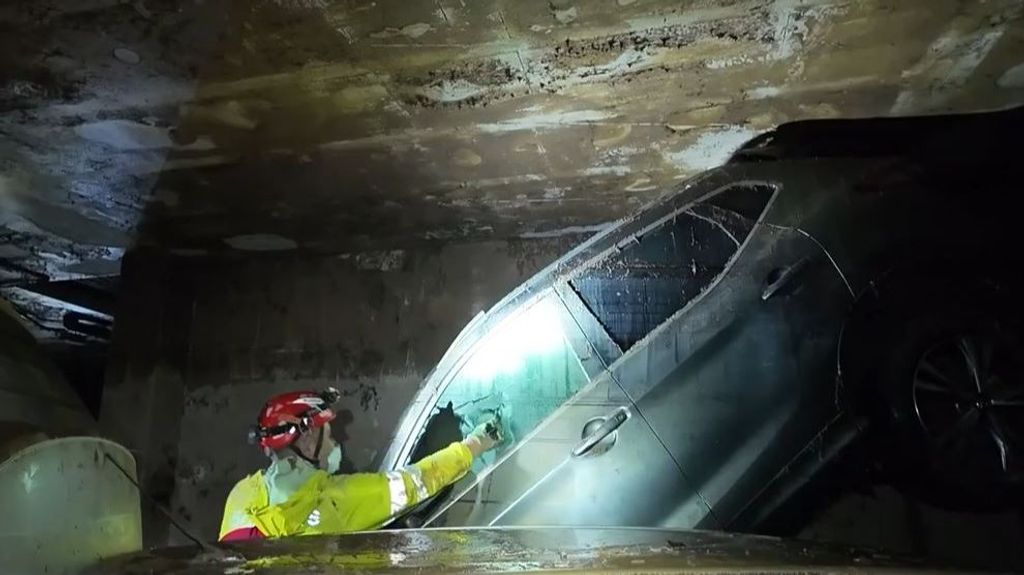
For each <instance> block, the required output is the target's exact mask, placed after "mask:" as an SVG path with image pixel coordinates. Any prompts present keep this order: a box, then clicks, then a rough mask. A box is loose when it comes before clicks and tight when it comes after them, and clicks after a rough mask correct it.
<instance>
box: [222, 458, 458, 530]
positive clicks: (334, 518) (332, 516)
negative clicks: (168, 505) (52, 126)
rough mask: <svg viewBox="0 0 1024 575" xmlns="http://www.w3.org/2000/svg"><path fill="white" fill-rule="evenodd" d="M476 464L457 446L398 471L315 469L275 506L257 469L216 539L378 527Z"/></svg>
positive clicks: (231, 503) (235, 492)
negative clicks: (254, 532) (246, 533)
mask: <svg viewBox="0 0 1024 575" xmlns="http://www.w3.org/2000/svg"><path fill="white" fill-rule="evenodd" d="M472 462H473V454H472V453H471V452H470V451H469V448H467V447H466V446H465V445H463V444H462V443H453V444H451V445H449V446H448V447H446V448H444V449H442V450H441V451H438V452H437V453H434V454H433V455H430V456H429V457H426V458H424V459H423V460H422V461H420V462H418V463H415V464H413V465H410V466H409V467H406V468H404V469H401V470H398V471H389V472H387V473H353V474H350V475H328V474H327V472H325V471H321V470H314V471H311V472H310V473H309V479H307V480H306V481H305V482H304V483H302V485H301V486H300V487H298V488H297V489H295V490H294V492H293V493H290V494H288V495H287V497H286V498H284V499H283V501H281V502H280V503H276V504H271V502H270V500H271V495H270V491H269V489H268V487H267V483H268V482H267V481H266V479H265V477H264V474H263V472H262V471H257V472H256V473H253V474H252V475H249V476H248V477H246V478H244V479H242V480H241V481H239V482H238V483H237V484H236V485H235V487H234V489H232V490H231V493H230V494H229V495H228V499H227V502H226V503H225V504H224V518H223V520H222V521H221V526H220V535H219V536H218V539H221V540H223V539H224V537H225V536H226V535H228V534H229V533H231V532H233V531H236V530H238V529H243V528H253V527H255V528H256V529H258V530H259V531H260V533H262V534H263V535H264V536H266V537H285V536H290V535H318V534H334V533H347V532H351V531H365V530H370V529H376V528H378V527H380V526H382V525H384V524H385V523H387V521H388V520H390V519H391V518H393V517H394V516H395V515H397V514H399V513H401V512H402V511H403V510H405V509H407V508H408V507H410V506H412V505H415V504H417V503H419V502H420V501H422V500H424V499H426V498H427V497H430V496H432V495H434V494H435V493H437V492H438V491H440V490H441V489H442V488H444V487H445V486H447V485H449V484H451V483H454V482H456V481H458V480H459V479H460V478H462V476H463V475H465V474H466V472H467V471H469V466H470V464H472ZM274 499H275V500H276V499H281V498H280V497H274Z"/></svg>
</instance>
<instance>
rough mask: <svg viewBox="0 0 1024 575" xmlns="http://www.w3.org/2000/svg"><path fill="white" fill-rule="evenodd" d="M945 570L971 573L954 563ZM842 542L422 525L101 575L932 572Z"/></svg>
mask: <svg viewBox="0 0 1024 575" xmlns="http://www.w3.org/2000/svg"><path fill="white" fill-rule="evenodd" d="M942 571H943V572H948V573H964V572H966V571H956V570H953V569H949V568H944V569H942ZM935 572H936V569H935V568H933V567H927V566H926V565H925V564H923V563H918V562H913V561H906V560H900V559H896V558H893V557H889V556H886V555H884V554H880V553H874V552H870V551H866V550H862V549H852V548H847V547H839V546H826V545H821V544H815V543H806V542H798V541H785V540H782V539H776V538H771V537H756V536H749V535H744V536H739V535H731V534H725V533H701V532H692V531H691V532H686V531H671V530H660V529H593V528H591V529H588V528H574V529H559V528H548V529H520V528H496V529H422V530H406V531H384V532H376V533H354V534H350V535H342V536H334V537H332V536H316V537H294V538H287V539H279V540H262V541H247V542H244V543H242V544H235V545H223V546H221V547H220V548H217V549H212V548H211V549H207V550H205V551H204V550H202V549H201V548H199V547H191V548H186V547H178V548H165V549H153V550H149V551H144V552H140V553H136V554H134V555H127V556H124V557H121V558H117V559H114V560H110V561H107V562H105V563H103V564H101V565H99V566H97V567H95V568H94V569H92V570H90V571H88V573H93V574H95V575H101V574H108V573H109V574H114V573H116V574H118V575H134V574H137V575H142V574H146V575H171V574H172V573H179V574H185V573H188V574H190V575H207V574H208V575H214V574H216V575H222V574H237V573H245V574H251V575H259V574H267V575H270V574H273V573H282V574H283V573H290V574H295V573H319V574H325V575H327V574H332V573H416V574H422V573H452V574H456V573H458V574H468V573H665V574H670V573H720V574H723V575H729V574H732V573H736V574H740V573H763V574H774V573H779V574H782V573H801V574H812V573H861V574H870V573H886V574H891V575H895V574H908V575H909V574H913V573H935Z"/></svg>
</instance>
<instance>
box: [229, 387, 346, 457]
mask: <svg viewBox="0 0 1024 575" xmlns="http://www.w3.org/2000/svg"><path fill="white" fill-rule="evenodd" d="M338 396H339V393H338V391H337V390H335V389H334V388H327V390H326V391H324V392H322V393H316V392H313V391H293V392H290V393H282V394H281V395H276V396H274V397H272V398H270V399H269V400H268V401H267V403H266V404H265V405H264V406H263V409H261V410H260V416H259V423H257V425H256V426H254V427H253V428H252V429H251V430H250V431H249V441H250V442H253V443H255V442H256V441H259V444H260V445H261V446H262V447H265V448H267V449H272V450H274V451H277V450H279V449H284V448H285V447H288V446H289V445H291V444H292V442H293V441H295V440H296V439H298V437H299V435H301V434H302V433H304V432H306V431H308V430H310V429H316V428H318V427H323V425H324V424H325V423H327V422H328V421H331V420H332V419H334V417H335V414H334V410H333V409H331V405H332V404H333V403H334V402H335V401H337V400H338Z"/></svg>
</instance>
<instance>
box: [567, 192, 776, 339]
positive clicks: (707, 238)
mask: <svg viewBox="0 0 1024 575" xmlns="http://www.w3.org/2000/svg"><path fill="white" fill-rule="evenodd" d="M773 191H774V189H773V188H772V187H771V186H768V185H746V184H744V185H737V186H731V187H729V188H726V189H725V190H723V191H722V192H721V193H718V194H716V195H714V196H712V197H710V198H707V199H706V200H704V201H702V202H699V203H697V204H694V205H692V206H690V207H688V208H686V209H684V210H682V211H680V212H677V213H676V214H675V215H673V216H672V217H671V218H669V219H668V220H666V221H664V222H662V223H661V224H660V225H658V226H656V227H654V228H652V229H650V230H648V231H647V232H645V233H643V234H642V235H638V236H636V238H635V240H634V241H632V242H630V243H628V244H627V245H625V246H624V247H622V248H621V249H620V250H618V251H617V252H615V253H613V254H611V255H609V256H608V257H606V258H605V259H603V260H601V261H600V262H598V263H597V264H596V265H594V266H592V267H591V268H589V269H587V270H585V271H584V272H583V273H581V274H580V275H578V276H577V277H575V278H574V279H572V280H571V281H570V282H569V283H570V285H571V286H572V288H573V289H574V290H575V291H576V293H577V294H579V296H580V299H582V300H583V302H584V303H585V304H586V306H587V307H588V308H589V309H590V311H591V313H593V314H594V315H595V316H596V317H597V319H598V321H600V322H601V324H602V325H603V326H604V328H605V329H606V330H607V332H608V334H609V336H611V338H612V339H613V340H615V342H616V343H617V344H618V345H619V347H620V348H621V349H622V350H623V351H625V350H627V349H629V348H630V347H632V346H633V344H635V343H636V342H638V341H640V340H641V339H643V338H644V337H645V336H646V335H647V334H648V333H650V332H651V331H652V330H653V329H654V328H656V327H658V326H659V325H661V324H662V323H663V322H665V320H667V319H668V318H669V317H671V316H672V315H673V314H675V313H676V312H677V311H679V310H680V309H682V308H683V307H684V306H685V305H686V304H687V303H689V302H690V301H691V300H693V299H694V298H696V297H697V296H699V295H700V294H701V293H703V292H704V291H705V290H706V289H707V288H708V287H709V286H711V285H712V284H713V283H714V281H715V279H716V278H717V277H718V276H719V275H721V273H722V272H723V271H725V269H726V267H727V265H728V263H729V261H730V260H731V259H732V257H733V256H734V255H735V254H736V253H737V252H738V250H739V248H740V246H741V245H742V244H743V242H744V240H746V238H747V236H748V235H749V234H750V232H751V231H752V230H753V228H754V224H755V223H756V221H757V219H758V218H759V217H760V214H761V213H762V212H763V211H764V209H765V207H766V206H767V205H768V201H769V200H770V199H771V196H772V193H773Z"/></svg>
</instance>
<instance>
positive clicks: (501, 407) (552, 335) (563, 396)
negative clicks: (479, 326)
mask: <svg viewBox="0 0 1024 575" xmlns="http://www.w3.org/2000/svg"><path fill="white" fill-rule="evenodd" d="M560 305H561V303H560V302H559V301H558V300H557V297H556V296H554V294H553V293H549V294H547V295H546V296H544V297H542V298H540V299H538V300H536V301H535V302H533V303H532V304H528V305H527V307H525V308H524V309H520V310H516V311H515V312H513V314H512V315H511V316H509V317H508V318H506V319H505V320H504V321H502V322H501V323H499V324H498V325H497V326H495V327H494V328H493V329H491V330H489V331H488V332H487V333H486V334H485V335H484V336H483V337H482V338H481V339H480V341H479V342H477V344H476V345H475V346H474V347H473V348H472V349H471V350H470V351H469V353H468V354H467V356H466V358H465V361H464V362H463V363H462V365H461V366H460V367H459V368H457V371H456V373H455V375H454V376H453V378H452V379H451V381H450V382H449V383H448V385H447V386H446V387H445V388H444V391H442V392H441V394H440V396H439V397H438V400H437V402H436V403H435V405H434V407H433V408H432V409H433V411H434V412H435V413H439V414H441V413H445V412H446V410H448V411H453V412H454V415H455V417H456V419H457V421H458V424H459V426H460V428H461V430H460V431H461V433H462V435H466V434H468V433H469V432H470V431H472V430H473V428H474V427H475V426H476V425H478V424H480V423H481V422H483V421H486V420H487V419H488V418H490V417H494V416H500V417H501V419H502V422H503V427H504V428H505V429H506V431H507V433H508V434H509V437H508V438H507V440H506V442H505V443H504V445H503V448H502V449H501V450H498V451H501V452H503V451H504V450H505V449H507V448H509V447H511V446H512V445H514V444H515V443H516V442H518V441H519V440H520V439H521V438H522V437H524V436H525V435H526V434H528V433H529V432H530V431H532V430H533V429H534V428H535V427H536V426H537V425H538V424H539V423H540V422H541V421H543V420H544V419H545V418H546V417H547V416H548V415H550V414H551V413H552V412H553V411H555V410H556V409H557V408H558V407H560V406H561V405H562V404H563V403H565V401H566V400H567V399H569V398H570V397H572V396H573V395H574V394H575V393H576V392H577V391H578V390H579V389H580V388H581V387H583V386H584V385H585V384H586V383H587V382H588V381H589V379H588V377H587V374H586V372H585V371H584V369H583V367H582V365H581V364H580V360H579V358H578V357H577V355H576V353H575V352H574V351H573V348H572V347H571V345H570V343H569V341H568V340H567V334H566V333H565V331H564V328H563V325H562V322H561V319H560V317H561V314H560V313H559V310H558V308H557V307H556V306H560ZM495 456H496V452H490V453H487V454H485V455H484V456H483V457H482V458H480V459H479V460H477V461H475V462H474V465H473V469H474V471H476V472H479V471H481V470H482V469H484V468H485V467H487V466H488V465H490V464H491V463H492V462H493V459H494V457H495Z"/></svg>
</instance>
